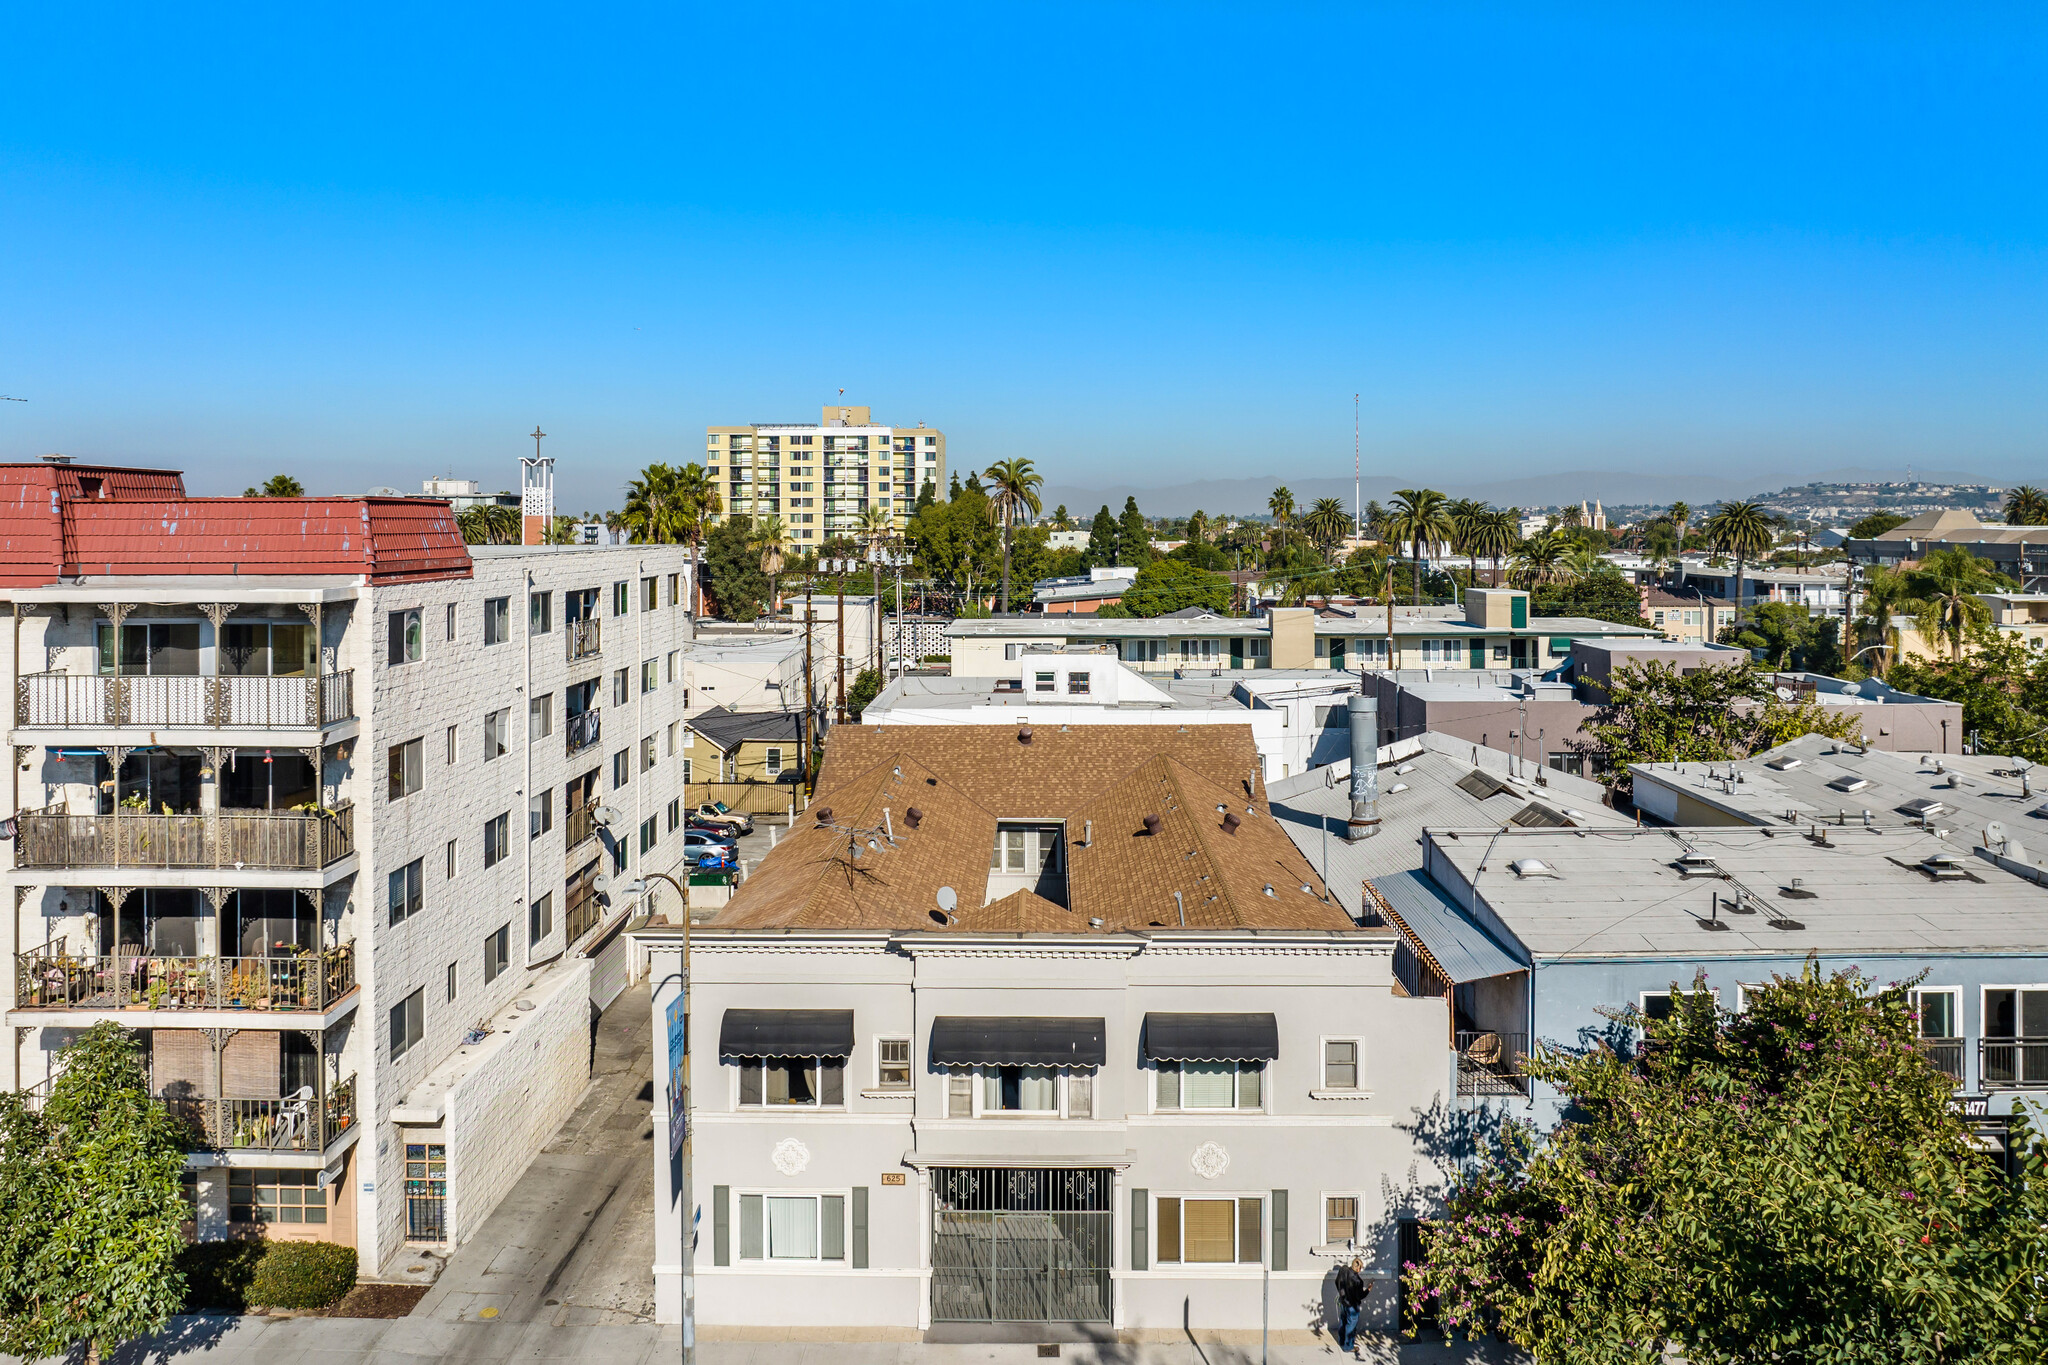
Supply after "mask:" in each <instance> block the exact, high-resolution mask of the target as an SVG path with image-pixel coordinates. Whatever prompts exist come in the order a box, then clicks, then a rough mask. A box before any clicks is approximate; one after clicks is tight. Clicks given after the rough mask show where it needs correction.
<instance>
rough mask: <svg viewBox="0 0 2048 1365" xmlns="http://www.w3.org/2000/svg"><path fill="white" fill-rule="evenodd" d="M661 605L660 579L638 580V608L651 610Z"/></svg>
mask: <svg viewBox="0 0 2048 1365" xmlns="http://www.w3.org/2000/svg"><path fill="white" fill-rule="evenodd" d="M660 605H661V580H660V579H658V578H643V579H641V580H640V610H642V611H653V610H654V609H655V608H656V607H658V606H660Z"/></svg>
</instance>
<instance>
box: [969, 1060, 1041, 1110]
mask: <svg viewBox="0 0 2048 1365" xmlns="http://www.w3.org/2000/svg"><path fill="white" fill-rule="evenodd" d="M978 1074H979V1075H980V1077H981V1112H982V1113H983V1114H1052V1115H1056V1114H1058V1113H1059V1112H1060V1091H1059V1087H1060V1072H1059V1068H1057V1067H1051V1066H989V1067H983V1068H981V1070H980V1072H979V1073H978Z"/></svg>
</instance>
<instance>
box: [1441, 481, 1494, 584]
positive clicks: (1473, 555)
mask: <svg viewBox="0 0 2048 1365" xmlns="http://www.w3.org/2000/svg"><path fill="white" fill-rule="evenodd" d="M1444 511H1445V513H1446V514H1448V515H1449V517H1450V519H1451V548H1452V549H1453V550H1456V551H1457V552H1458V553H1459V554H1462V555H1464V556H1465V560H1466V569H1465V583H1466V585H1467V586H1468V587H1469V586H1471V585H1473V584H1476V583H1478V582H1479V551H1477V550H1475V549H1473V548H1472V538H1473V535H1474V534H1475V533H1476V532H1477V531H1478V529H1479V522H1480V519H1481V518H1483V517H1484V516H1485V515H1486V504H1485V503H1483V502H1481V501H1479V499H1477V498H1458V499H1456V500H1455V501H1453V502H1452V503H1450V504H1449V505H1448V506H1447V507H1445V508H1444Z"/></svg>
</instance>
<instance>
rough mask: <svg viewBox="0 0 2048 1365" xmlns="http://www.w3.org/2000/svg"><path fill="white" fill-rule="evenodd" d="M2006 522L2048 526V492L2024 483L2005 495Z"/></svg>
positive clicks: (2013, 524)
mask: <svg viewBox="0 0 2048 1365" xmlns="http://www.w3.org/2000/svg"><path fill="white" fill-rule="evenodd" d="M2005 524H2006V525H2008V526H2048V493H2043V492H2042V491H2041V490H2040V489H2038V488H2036V487H2034V486H2033V485H2032V484H2022V485H2020V486H2019V487H2018V488H2015V489H2013V490H2012V492H2010V493H2007V494H2006V495H2005Z"/></svg>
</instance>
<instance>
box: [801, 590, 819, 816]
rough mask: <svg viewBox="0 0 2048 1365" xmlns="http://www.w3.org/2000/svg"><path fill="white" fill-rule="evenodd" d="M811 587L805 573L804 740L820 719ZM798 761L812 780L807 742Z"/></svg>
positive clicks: (805, 776)
mask: <svg viewBox="0 0 2048 1365" xmlns="http://www.w3.org/2000/svg"><path fill="white" fill-rule="evenodd" d="M811 587H812V582H811V576H810V575H809V574H805V575H804V723H803V728H802V729H800V730H798V731H797V737H798V739H799V740H802V741H809V739H810V737H811V726H812V725H813V724H814V723H815V722H816V721H817V719H818V705H817V702H816V701H815V700H814V699H813V698H812V696H811ZM797 762H798V764H799V765H800V766H801V767H802V769H803V774H804V780H805V781H806V782H808V781H810V777H811V755H810V753H809V751H808V748H807V744H805V743H800V744H798V746H797Z"/></svg>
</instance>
